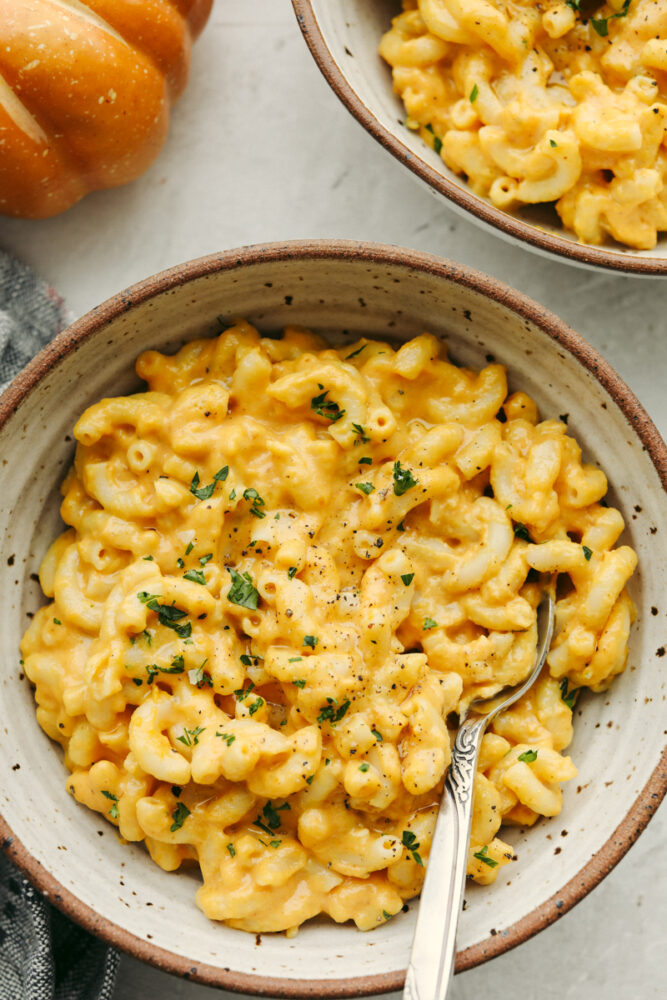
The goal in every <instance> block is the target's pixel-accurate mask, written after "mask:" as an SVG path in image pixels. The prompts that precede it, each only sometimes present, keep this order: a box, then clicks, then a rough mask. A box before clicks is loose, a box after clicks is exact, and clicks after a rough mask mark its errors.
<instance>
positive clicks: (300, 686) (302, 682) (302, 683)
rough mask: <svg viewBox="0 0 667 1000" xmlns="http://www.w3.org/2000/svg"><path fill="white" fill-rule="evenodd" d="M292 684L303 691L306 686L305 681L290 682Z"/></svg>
mask: <svg viewBox="0 0 667 1000" xmlns="http://www.w3.org/2000/svg"><path fill="white" fill-rule="evenodd" d="M292 684H293V685H294V686H295V687H298V688H300V689H301V690H303V689H304V688H305V686H306V682H305V680H298V681H292Z"/></svg>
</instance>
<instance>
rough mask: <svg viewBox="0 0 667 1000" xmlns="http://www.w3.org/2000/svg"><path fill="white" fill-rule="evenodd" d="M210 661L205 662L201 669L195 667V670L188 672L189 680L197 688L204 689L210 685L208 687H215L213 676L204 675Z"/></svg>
mask: <svg viewBox="0 0 667 1000" xmlns="http://www.w3.org/2000/svg"><path fill="white" fill-rule="evenodd" d="M207 662H208V661H207V660H204V662H203V663H202V665H201V667H195V668H194V669H193V670H188V680H189V681H190V683H191V684H194V685H195V687H198V688H203V687H206V686H207V685H208V687H213V681H212V680H211V675H210V674H208V673H204V667H205V666H206V663H207Z"/></svg>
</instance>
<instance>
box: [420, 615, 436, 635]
mask: <svg viewBox="0 0 667 1000" xmlns="http://www.w3.org/2000/svg"><path fill="white" fill-rule="evenodd" d="M422 627H423V629H424V631H426V632H427V631H428V630H429V629H430V628H437V627H438V623H437V622H434V621H433V619H432V618H425V619H424V624H423V626H422Z"/></svg>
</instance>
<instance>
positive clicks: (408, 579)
mask: <svg viewBox="0 0 667 1000" xmlns="http://www.w3.org/2000/svg"><path fill="white" fill-rule="evenodd" d="M414 578H415V574H414V573H401V580H402V581H403V583H404V585H405V586H406V587H409V586H410V584H411V583H412V581H413V580H414Z"/></svg>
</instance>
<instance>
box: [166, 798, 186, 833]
mask: <svg viewBox="0 0 667 1000" xmlns="http://www.w3.org/2000/svg"><path fill="white" fill-rule="evenodd" d="M189 815H190V810H189V809H188V807H187V806H186V804H185V802H178V803H177V804H176V808H175V809H174V811H173V813H172V814H171V818H172V819H173V821H174V822H173V823H172V824H171V826H170V827H169V832H170V833H176V831H177V830H180V829H181V827H182V826H183V824H184V823H185V821H186V819H187V818H188V816H189Z"/></svg>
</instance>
